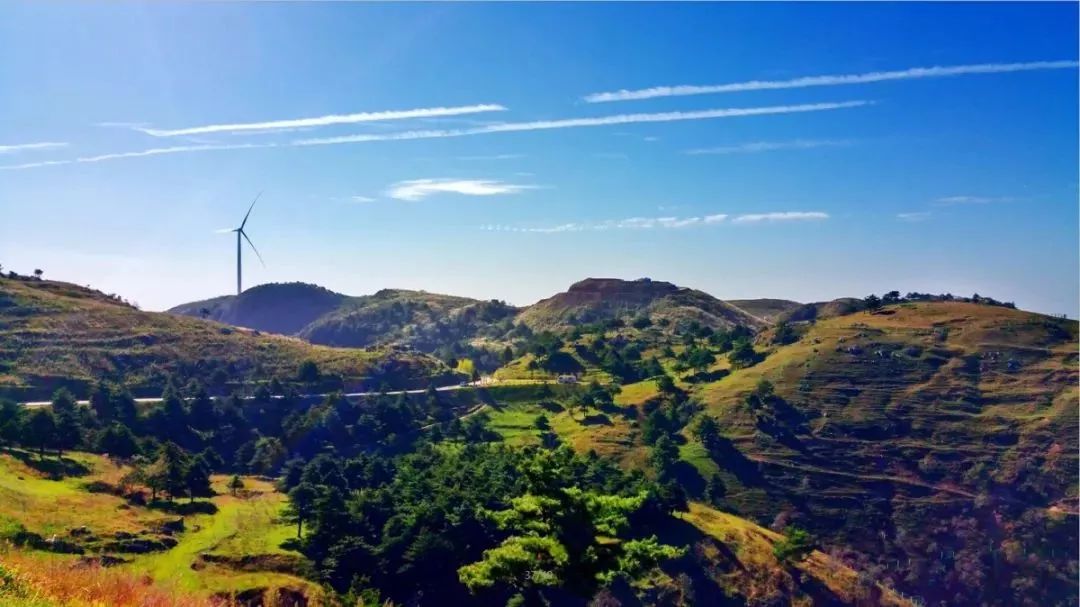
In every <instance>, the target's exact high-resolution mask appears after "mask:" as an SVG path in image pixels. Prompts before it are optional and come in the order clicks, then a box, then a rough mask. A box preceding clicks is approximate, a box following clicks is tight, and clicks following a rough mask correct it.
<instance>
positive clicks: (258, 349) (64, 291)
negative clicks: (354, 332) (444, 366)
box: [0, 278, 441, 397]
mask: <svg viewBox="0 0 1080 607" xmlns="http://www.w3.org/2000/svg"><path fill="white" fill-rule="evenodd" d="M211 359H213V360H217V361H221V363H222V364H226V365H231V366H232V368H233V369H234V375H240V376H243V375H245V374H246V373H249V372H253V371H255V370H256V369H262V371H263V373H262V374H261V376H263V377H266V376H269V375H272V374H280V375H282V376H293V375H294V374H295V373H296V369H297V367H298V366H299V364H300V362H301V361H303V360H305V359H311V360H315V361H316V362H317V363H318V364H319V366H320V368H321V369H323V370H325V371H329V372H333V373H338V374H341V375H343V376H344V377H346V378H357V377H361V376H364V375H366V374H368V373H369V372H370V369H371V368H372V366H373V365H376V364H378V363H382V362H385V361H388V360H393V361H395V362H396V363H397V364H396V365H395V366H396V367H397V368H398V369H400V370H401V371H402V375H404V376H407V377H414V378H422V377H425V376H429V375H431V374H433V373H436V372H439V371H440V370H441V369H440V367H439V364H438V363H437V362H436V361H434V360H433V359H430V358H426V357H422V356H416V355H407V354H388V353H385V352H378V351H365V350H355V349H341V348H328V347H322V346H313V345H311V344H308V343H306V342H304V341H302V340H299V339H294V338H288V337H281V336H274V335H265V334H258V333H256V332H253V331H245V330H238V329H233V328H230V327H226V326H224V325H220V324H218V323H214V322H208V321H204V320H200V319H196V318H188V317H182V316H174V315H171V314H162V313H154V312H141V311H139V310H136V309H134V308H132V307H130V306H127V305H124V304H121V303H118V302H115V301H112V300H109V299H108V298H106V297H104V296H102V295H101V294H99V293H96V292H94V291H90V290H88V289H84V288H82V287H78V286H75V285H69V284H66V283H55V282H50V281H23V280H11V279H6V278H0V361H2V362H0V390H6V391H8V392H11V393H13V394H16V395H19V394H20V393H23V394H24V395H30V394H36V395H37V396H38V397H40V396H42V395H44V396H47V395H48V393H49V392H51V390H52V389H55V388H56V387H58V386H60V385H73V386H76V387H80V386H83V385H85V383H86V382H89V381H92V380H94V379H97V378H106V379H117V380H119V379H121V378H123V379H124V381H125V382H127V383H128V385H131V386H134V387H135V388H138V387H139V386H152V385H154V384H155V382H156V381H160V376H161V374H162V373H164V372H169V371H176V370H181V369H184V370H190V371H192V372H194V373H196V374H198V373H199V372H200V370H201V369H208V364H207V363H208V361H210V360H211Z"/></svg>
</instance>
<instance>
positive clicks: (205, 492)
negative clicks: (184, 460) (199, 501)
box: [184, 456, 213, 502]
mask: <svg viewBox="0 0 1080 607" xmlns="http://www.w3.org/2000/svg"><path fill="white" fill-rule="evenodd" d="M184 484H185V485H186V486H187V492H188V499H189V502H194V501H195V498H196V497H209V496H211V495H213V491H212V490H211V488H210V464H208V463H207V462H206V460H204V459H203V458H202V457H200V456H195V457H193V458H191V461H190V462H188V465H187V467H186V468H185V470H184Z"/></svg>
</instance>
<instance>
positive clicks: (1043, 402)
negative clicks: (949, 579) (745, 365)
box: [683, 303, 1078, 554]
mask: <svg viewBox="0 0 1080 607" xmlns="http://www.w3.org/2000/svg"><path fill="white" fill-rule="evenodd" d="M1076 343H1077V325H1076V323H1075V322H1074V321H1063V320H1058V319H1052V318H1048V317H1044V316H1040V315H1035V314H1030V313H1026V312H1020V311H1016V310H1010V309H1006V308H998V307H990V306H981V305H975V304H964V303H921V304H905V305H902V306H895V307H891V308H889V309H887V310H886V311H885V313H881V314H869V313H865V312H862V313H857V314H853V315H848V316H842V317H836V318H831V319H828V320H824V321H820V322H818V323H816V324H815V325H813V326H811V327H810V328H809V330H808V331H807V332H806V334H805V335H803V337H802V339H801V340H800V341H799V342H797V343H794V344H791V345H787V346H782V347H779V348H777V349H776V350H775V352H773V353H772V354H771V355H770V356H769V357H768V358H766V359H765V361H764V362H762V363H760V364H758V365H757V366H754V367H752V368H749V369H744V370H741V371H737V372H735V373H733V374H732V375H730V376H728V377H725V378H723V379H721V380H720V381H717V382H714V383H712V384H709V385H706V386H703V387H701V388H700V389H699V390H698V391H697V394H696V396H697V398H698V399H699V400H700V401H701V402H703V403H704V404H705V406H706V408H707V411H708V412H709V413H710V414H712V415H714V416H716V417H717V418H718V419H719V420H720V422H721V424H722V426H723V429H724V432H725V434H726V435H727V436H728V437H729V438H732V439H733V440H734V441H735V443H736V445H737V446H738V448H739V449H740V450H741V451H742V452H743V453H744V454H746V455H747V456H748V457H749V458H751V459H753V460H756V461H757V462H759V463H760V464H761V469H762V471H763V472H764V478H762V479H755V480H754V481H753V482H748V483H744V482H742V481H741V480H740V479H737V478H735V477H734V476H732V475H730V474H728V473H726V472H725V473H724V474H725V478H724V480H725V483H727V484H728V487H729V495H728V498H727V500H726V502H725V506H726V507H729V508H733V509H734V510H735V511H738V512H742V513H744V514H746V515H749V516H754V517H758V518H759V519H763V520H764V519H767V517H769V516H771V515H772V514H775V513H776V512H777V511H780V510H783V509H785V508H791V509H794V510H796V511H798V512H801V513H802V514H803V515H805V517H806V519H805V520H806V524H808V525H813V526H816V527H817V530H818V531H820V532H823V533H825V532H831V533H833V534H838V535H839V536H840V537H839V538H838V539H842V540H843V541H845V543H849V544H850V545H854V546H856V547H859V548H860V549H862V550H863V551H865V552H867V553H870V554H873V553H875V551H877V550H879V547H878V545H877V543H876V541H875V539H874V538H873V537H872V531H867V530H873V529H882V528H884V529H891V528H893V526H894V525H900V524H901V521H904V523H903V524H905V525H907V526H910V525H911V524H912V521H917V520H922V521H925V523H927V524H929V523H932V522H933V521H935V516H946V514H944V513H950V512H954V511H955V508H956V507H963V506H969V505H971V504H972V503H974V501H975V498H976V497H977V495H978V494H979V493H980V492H982V491H983V490H981V489H980V481H979V480H977V479H976V478H974V477H973V476H972V475H974V474H977V472H978V470H977V467H978V466H979V465H980V464H981V465H982V466H984V467H985V470H986V472H984V473H983V477H984V479H988V480H992V481H994V482H997V483H1000V484H1001V486H1015V485H1017V484H1019V482H1020V480H1021V478H1022V476H1023V474H1025V473H1024V472H1023V470H1024V469H1025V467H1027V468H1028V469H1029V470H1030V466H1032V465H1034V466H1035V467H1036V468H1035V470H1036V472H1035V473H1037V474H1038V475H1039V476H1040V477H1042V479H1043V480H1044V481H1045V483H1046V485H1047V487H1048V488H1047V491H1048V493H1049V494H1050V497H1049V498H1048V499H1047V500H1045V501H1043V500H1041V499H1036V498H1027V497H1021V498H1019V502H1018V501H1017V499H1018V498H1014V497H1008V496H1005V497H1001V499H1009V500H1012V501H1011V503H1014V504H1017V503H1019V505H1020V506H1022V507H1029V506H1030V507H1032V508H1047V507H1050V508H1051V509H1056V510H1065V511H1071V512H1076V510H1077V505H1076V495H1077V481H1076V478H1077V446H1078V440H1077V408H1078V402H1077V400H1078V399H1077V390H1076V383H1077V359H1076ZM763 378H764V379H769V380H771V381H772V382H773V383H774V384H775V386H776V392H777V394H778V395H779V396H781V397H782V398H783V399H784V400H785V401H786V402H787V403H788V405H790V407H791V408H792V409H793V412H794V413H793V415H792V419H793V420H795V421H793V422H792V423H791V424H790V426H789V428H790V429H791V430H792V432H793V434H794V436H795V440H794V441H784V442H781V441H778V440H776V439H773V438H771V437H769V436H766V435H765V434H764V433H762V432H760V431H757V429H756V427H755V420H754V417H753V414H752V412H751V411H749V410H748V409H747V407H746V405H745V404H743V398H744V396H745V395H746V394H747V393H748V392H749V391H751V390H752V389H753V388H754V386H755V385H756V384H757V382H758V381H759V380H760V379H763ZM683 454H684V456H685V457H686V459H688V460H689V461H690V462H691V464H693V465H694V466H695V467H696V468H697V469H698V470H699V471H700V472H701V473H702V475H703V476H707V475H708V474H709V473H711V472H712V471H715V470H717V467H716V465H715V463H714V462H712V460H711V459H709V458H708V456H707V455H706V454H705V453H704V450H703V449H701V448H700V446H699V445H688V446H684V448H683ZM1025 500H1026V501H1025ZM1025 504H1026V505H1025ZM933 512H938V513H941V514H939V515H933V514H931V513H933ZM911 517H914V518H911ZM834 537H835V535H834Z"/></svg>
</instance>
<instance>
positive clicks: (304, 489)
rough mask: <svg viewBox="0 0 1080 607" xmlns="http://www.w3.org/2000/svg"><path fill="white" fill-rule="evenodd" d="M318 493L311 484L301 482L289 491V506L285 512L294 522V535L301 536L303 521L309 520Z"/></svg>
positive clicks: (288, 518)
mask: <svg viewBox="0 0 1080 607" xmlns="http://www.w3.org/2000/svg"><path fill="white" fill-rule="evenodd" d="M318 497H319V493H318V491H317V490H316V489H315V487H314V486H313V485H311V484H310V483H306V482H301V483H300V484H299V485H297V486H295V487H293V488H292V490H290V491H289V508H288V510H287V512H286V517H287V520H291V521H295V522H296V537H301V536H302V535H303V531H304V521H306V520H309V519H310V518H311V516H312V514H313V513H314V511H315V506H316V502H317V501H318Z"/></svg>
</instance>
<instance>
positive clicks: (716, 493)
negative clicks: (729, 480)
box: [705, 474, 727, 506]
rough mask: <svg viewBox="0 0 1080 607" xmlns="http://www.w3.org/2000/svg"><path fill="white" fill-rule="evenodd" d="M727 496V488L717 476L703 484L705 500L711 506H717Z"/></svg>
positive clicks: (714, 475)
mask: <svg viewBox="0 0 1080 607" xmlns="http://www.w3.org/2000/svg"><path fill="white" fill-rule="evenodd" d="M726 494H727V487H725V486H724V481H723V480H722V479H721V478H720V475H719V474H713V475H712V476H711V477H709V480H708V482H706V483H705V499H706V500H707V501H708V502H709V503H710V504H712V505H714V506H715V505H717V504H719V503H720V500H721V499H723V498H724V495H726Z"/></svg>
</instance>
